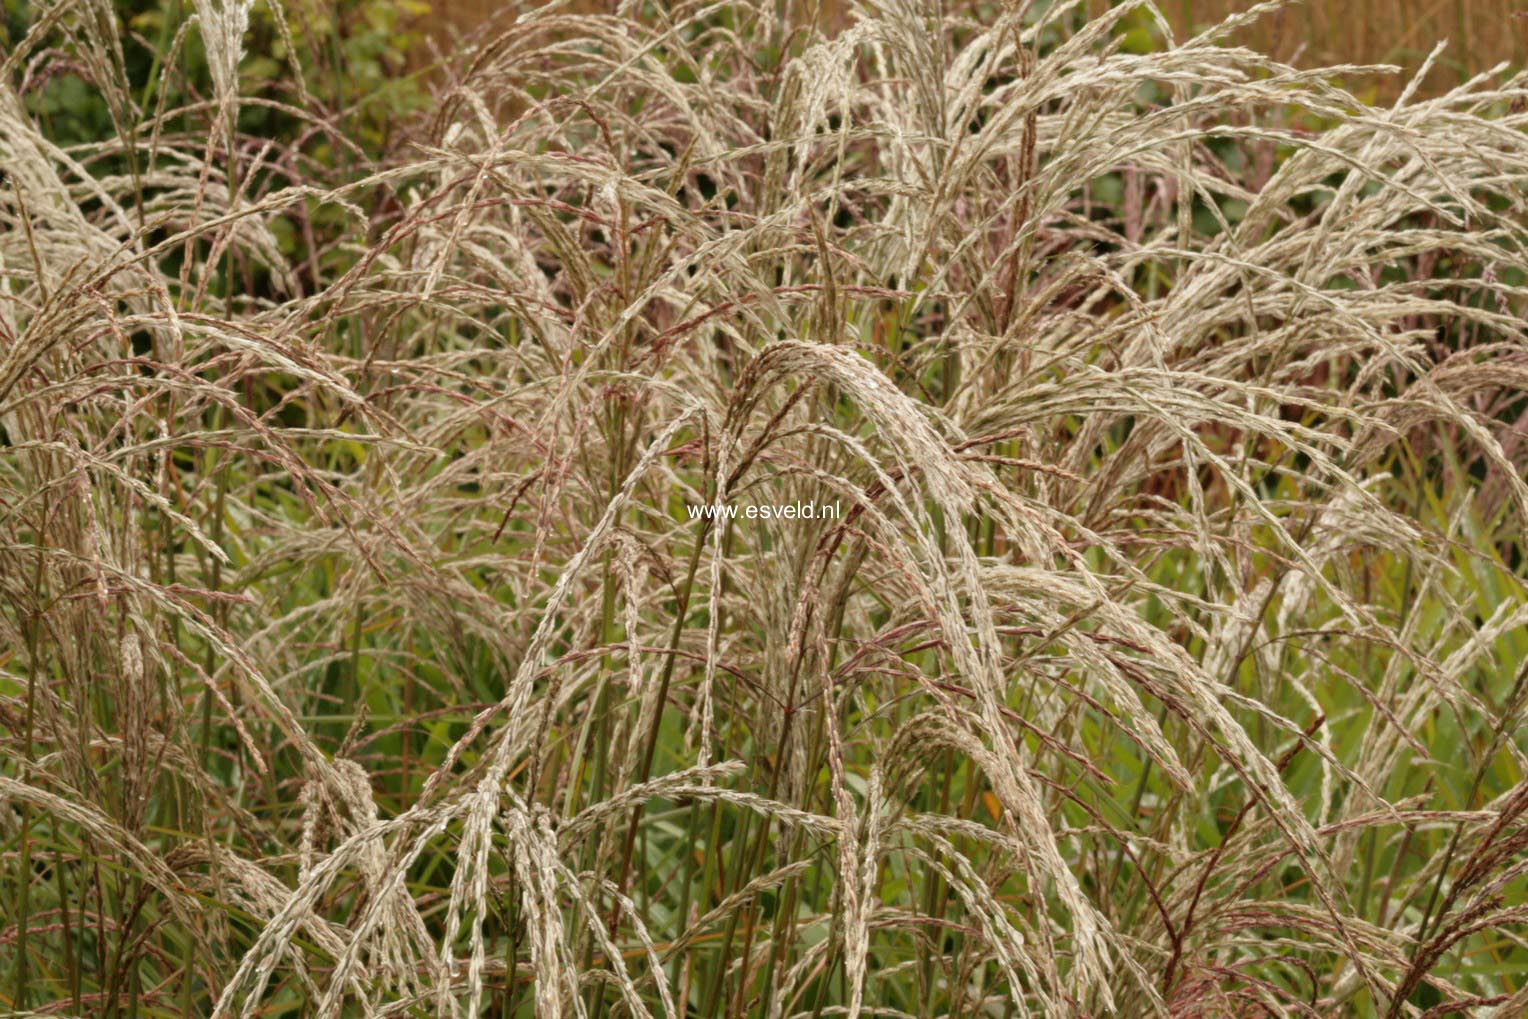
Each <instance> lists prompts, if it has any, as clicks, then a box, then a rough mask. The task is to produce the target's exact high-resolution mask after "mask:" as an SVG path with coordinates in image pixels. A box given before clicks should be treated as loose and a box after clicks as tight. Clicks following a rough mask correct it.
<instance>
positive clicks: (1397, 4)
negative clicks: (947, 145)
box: [428, 0, 1528, 97]
mask: <svg viewBox="0 0 1528 1019" xmlns="http://www.w3.org/2000/svg"><path fill="white" fill-rule="evenodd" d="M762 2H768V0H762ZM1108 2H1109V0H1089V4H1090V6H1091V7H1092V8H1093V10H1094V11H1095V12H1096V11H1099V10H1101V9H1102V8H1103V7H1105V6H1106V5H1107V3H1108ZM1158 2H1159V4H1160V6H1161V8H1162V11H1163V13H1164V14H1166V15H1167V16H1168V18H1170V19H1171V20H1172V22H1173V24H1174V27H1175V30H1176V31H1178V32H1180V33H1182V32H1186V31H1189V30H1192V29H1194V28H1204V27H1207V26H1209V25H1211V24H1214V23H1215V22H1217V21H1219V20H1220V19H1221V18H1223V17H1224V16H1225V15H1227V14H1228V13H1231V12H1233V11H1239V10H1246V9H1247V8H1248V7H1249V6H1251V4H1250V3H1249V0H1158ZM795 5H796V6H797V7H798V8H807V9H811V8H814V7H819V6H820V7H821V9H822V15H823V17H824V19H825V20H826V21H827V22H829V23H831V22H833V21H837V20H840V19H841V17H842V8H843V7H844V6H845V5H844V4H843V3H842V0H820V2H818V0H795ZM529 6H534V4H533V3H530V2H527V0H519V2H505V0H433V2H432V3H431V12H430V15H429V18H428V21H429V23H430V25H431V26H432V27H433V29H434V31H435V32H437V33H438V34H439V35H440V36H442V37H444V36H446V35H448V34H449V33H451V32H453V31H462V32H470V31H471V30H473V29H474V28H477V27H478V26H480V25H481V24H482V23H483V22H484V21H485V20H486V19H488V18H489V17H491V16H492V15H493V14H495V13H503V12H505V11H506V9H515V10H524V9H525V8H526V7H529ZM612 6H614V0H573V2H572V3H570V4H569V5H567V7H565V8H564V9H573V10H580V9H581V10H599V9H602V8H607V7H612ZM1440 39H1447V40H1448V41H1449V46H1448V49H1447V50H1446V51H1445V56H1444V59H1443V61H1442V62H1441V63H1440V65H1439V66H1438V68H1437V69H1436V70H1435V72H1434V73H1433V74H1431V75H1430V76H1429V78H1428V82H1427V84H1428V86H1429V90H1430V91H1437V90H1438V89H1442V88H1447V87H1450V86H1452V85H1455V84H1458V83H1459V82H1460V81H1461V80H1463V79H1464V78H1465V77H1468V76H1469V75H1470V74H1473V73H1476V72H1478V71H1482V70H1486V69H1488V68H1490V67H1492V66H1494V65H1495V64H1496V63H1498V62H1499V61H1504V60H1505V61H1510V62H1511V63H1512V64H1513V65H1514V66H1516V67H1521V66H1523V63H1524V58H1525V56H1528V0H1304V2H1303V3H1297V4H1295V5H1293V6H1290V7H1286V8H1284V9H1282V10H1279V11H1275V12H1274V13H1272V14H1268V15H1265V16H1264V17H1263V18H1262V19H1261V20H1260V21H1259V22H1258V23H1257V24H1255V25H1254V26H1253V27H1251V28H1249V29H1247V30H1246V31H1244V32H1243V33H1242V34H1241V36H1240V37H1239V38H1238V41H1239V42H1241V43H1243V44H1245V45H1249V46H1252V47H1254V48H1256V49H1259V50H1261V51H1263V52H1266V53H1270V54H1272V55H1273V56H1275V57H1277V58H1279V59H1282V60H1286V61H1292V62H1294V63H1296V64H1298V65H1300V66H1302V67H1312V66H1316V65H1318V64H1341V63H1359V64H1375V63H1385V64H1397V65H1400V66H1401V67H1403V68H1407V69H1415V68H1416V67H1417V66H1419V65H1420V64H1421V62H1422V60H1423V59H1424V58H1425V57H1426V55H1427V53H1428V51H1429V50H1431V49H1432V47H1433V45H1434V44H1435V43H1437V42H1438V40H1440ZM442 41H444V39H443V38H442ZM1395 88H1396V85H1395V83H1394V82H1393V81H1391V82H1385V83H1381V84H1378V85H1377V86H1374V91H1373V92H1372V93H1371V94H1372V95H1374V96H1376V97H1384V96H1385V95H1388V94H1392V93H1393V92H1394V91H1395Z"/></svg>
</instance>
